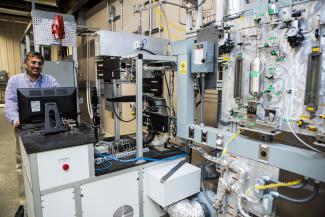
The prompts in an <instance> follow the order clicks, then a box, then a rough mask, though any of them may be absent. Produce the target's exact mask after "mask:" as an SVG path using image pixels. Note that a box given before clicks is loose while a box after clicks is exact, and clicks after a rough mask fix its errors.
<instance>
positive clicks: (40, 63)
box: [29, 61, 44, 66]
mask: <svg viewBox="0 0 325 217" xmlns="http://www.w3.org/2000/svg"><path fill="white" fill-rule="evenodd" d="M29 62H30V63H31V64H32V65H36V64H38V65H39V66H43V65H44V63H43V62H38V61H29Z"/></svg>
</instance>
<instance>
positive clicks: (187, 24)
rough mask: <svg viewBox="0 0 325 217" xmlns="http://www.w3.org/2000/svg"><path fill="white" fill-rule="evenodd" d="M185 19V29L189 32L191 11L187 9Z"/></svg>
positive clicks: (190, 28) (191, 24)
mask: <svg viewBox="0 0 325 217" xmlns="http://www.w3.org/2000/svg"><path fill="white" fill-rule="evenodd" d="M186 15H187V19H186V31H187V32H189V31H191V30H192V26H193V23H192V11H187V12H186Z"/></svg>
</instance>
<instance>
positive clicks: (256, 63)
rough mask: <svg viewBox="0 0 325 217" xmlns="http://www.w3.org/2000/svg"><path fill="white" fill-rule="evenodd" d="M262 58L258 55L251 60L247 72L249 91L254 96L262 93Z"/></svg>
mask: <svg viewBox="0 0 325 217" xmlns="http://www.w3.org/2000/svg"><path fill="white" fill-rule="evenodd" d="M262 66H263V64H262V60H261V58H260V57H259V55H256V57H255V58H254V59H253V60H252V61H251V63H250V72H249V93H250V94H251V95H252V96H254V97H259V96H260V95H261V93H262V82H261V72H262Z"/></svg>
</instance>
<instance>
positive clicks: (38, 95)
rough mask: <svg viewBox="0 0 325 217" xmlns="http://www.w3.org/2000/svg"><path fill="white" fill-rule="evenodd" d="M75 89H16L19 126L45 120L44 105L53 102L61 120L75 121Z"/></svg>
mask: <svg viewBox="0 0 325 217" xmlns="http://www.w3.org/2000/svg"><path fill="white" fill-rule="evenodd" d="M76 94H77V93H76V88H75V87H53V88H18V89H17V97H18V112H19V121H20V123H21V124H29V123H41V122H44V120H45V115H44V114H45V104H46V103H50V102H54V103H56V105H57V108H58V112H59V114H60V116H61V118H65V119H73V120H77V95H76Z"/></svg>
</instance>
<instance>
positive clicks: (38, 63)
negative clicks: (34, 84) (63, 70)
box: [26, 57, 44, 76]
mask: <svg viewBox="0 0 325 217" xmlns="http://www.w3.org/2000/svg"><path fill="white" fill-rule="evenodd" d="M43 64H44V63H43V61H42V60H41V59H39V58H38V57H31V58H29V59H28V61H27V63H26V71H27V73H28V74H29V75H30V76H39V75H40V73H41V72H42V68H43Z"/></svg>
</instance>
